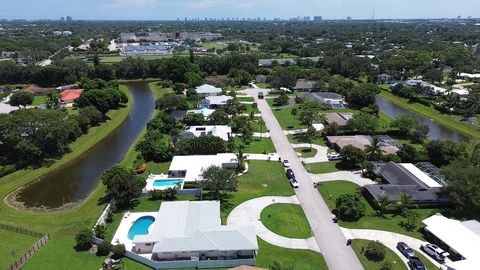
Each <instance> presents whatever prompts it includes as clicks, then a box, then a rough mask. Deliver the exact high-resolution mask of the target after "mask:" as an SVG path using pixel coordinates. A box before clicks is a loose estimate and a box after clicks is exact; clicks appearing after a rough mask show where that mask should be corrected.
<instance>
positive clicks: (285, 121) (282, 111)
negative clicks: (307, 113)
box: [267, 99, 307, 129]
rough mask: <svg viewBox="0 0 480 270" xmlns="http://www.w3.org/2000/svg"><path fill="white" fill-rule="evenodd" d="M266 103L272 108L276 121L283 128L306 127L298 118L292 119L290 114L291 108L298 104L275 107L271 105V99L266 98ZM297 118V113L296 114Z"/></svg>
mask: <svg viewBox="0 0 480 270" xmlns="http://www.w3.org/2000/svg"><path fill="white" fill-rule="evenodd" d="M267 102H268V104H269V105H270V107H271V108H272V112H273V114H274V115H275V117H276V118H277V121H278V123H279V124H280V126H281V127H282V128H283V129H301V128H306V127H307V126H306V125H303V124H302V123H301V122H300V120H298V119H296V120H295V121H294V119H293V115H292V109H293V108H297V109H298V106H291V107H276V106H273V99H267ZM297 118H298V115H297Z"/></svg>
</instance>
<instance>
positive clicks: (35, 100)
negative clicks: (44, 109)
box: [32, 96, 47, 106]
mask: <svg viewBox="0 0 480 270" xmlns="http://www.w3.org/2000/svg"><path fill="white" fill-rule="evenodd" d="M45 103H47V96H35V97H34V98H33V103H32V106H38V105H41V104H45Z"/></svg>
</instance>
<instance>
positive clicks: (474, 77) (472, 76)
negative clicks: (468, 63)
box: [458, 73, 480, 82]
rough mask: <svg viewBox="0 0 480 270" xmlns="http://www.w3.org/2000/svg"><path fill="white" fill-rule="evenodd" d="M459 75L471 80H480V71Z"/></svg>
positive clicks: (461, 77)
mask: <svg viewBox="0 0 480 270" xmlns="http://www.w3.org/2000/svg"><path fill="white" fill-rule="evenodd" d="M458 77H459V78H460V79H464V80H467V81H471V82H480V73H475V74H471V73H460V74H459V75H458Z"/></svg>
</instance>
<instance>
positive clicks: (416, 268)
mask: <svg viewBox="0 0 480 270" xmlns="http://www.w3.org/2000/svg"><path fill="white" fill-rule="evenodd" d="M408 266H410V269H412V270H427V268H426V267H425V265H424V264H423V262H422V261H420V259H419V258H416V257H415V258H411V259H410V260H409V261H408Z"/></svg>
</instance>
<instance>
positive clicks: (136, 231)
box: [128, 216, 155, 240]
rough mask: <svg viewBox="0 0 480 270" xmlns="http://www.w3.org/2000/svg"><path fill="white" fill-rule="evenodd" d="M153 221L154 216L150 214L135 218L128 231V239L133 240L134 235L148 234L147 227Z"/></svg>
mask: <svg viewBox="0 0 480 270" xmlns="http://www.w3.org/2000/svg"><path fill="white" fill-rule="evenodd" d="M153 222H155V218H154V217H152V216H144V217H141V218H139V219H137V220H135V222H134V223H133V224H132V227H130V230H129V231H128V239H130V240H133V238H134V237H135V235H142V234H148V228H149V227H150V225H152V223H153Z"/></svg>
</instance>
